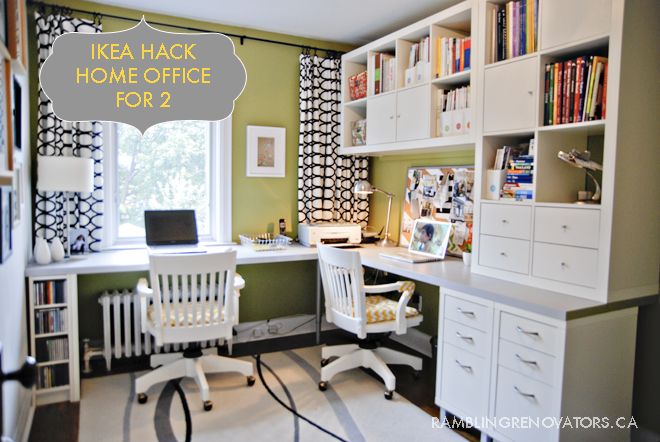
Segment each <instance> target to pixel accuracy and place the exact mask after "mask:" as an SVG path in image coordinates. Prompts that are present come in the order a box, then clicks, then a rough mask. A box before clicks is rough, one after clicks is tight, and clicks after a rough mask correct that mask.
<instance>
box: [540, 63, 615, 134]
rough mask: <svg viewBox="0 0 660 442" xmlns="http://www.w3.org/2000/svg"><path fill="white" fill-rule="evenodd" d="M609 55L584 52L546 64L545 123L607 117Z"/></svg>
mask: <svg viewBox="0 0 660 442" xmlns="http://www.w3.org/2000/svg"><path fill="white" fill-rule="evenodd" d="M606 104H607V58H605V57H599V56H593V55H591V56H583V57H578V58H576V59H573V60H568V61H559V62H556V63H550V64H546V65H545V93H544V113H543V114H544V118H543V124H544V125H546V126H549V125H555V124H566V123H578V122H581V121H589V120H600V119H604V118H605V113H606Z"/></svg>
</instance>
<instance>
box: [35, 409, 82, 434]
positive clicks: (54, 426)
mask: <svg viewBox="0 0 660 442" xmlns="http://www.w3.org/2000/svg"><path fill="white" fill-rule="evenodd" d="M79 419H80V402H60V403H57V404H50V405H42V406H39V407H37V409H36V410H35V412H34V419H33V420H32V429H31V431H30V438H29V439H28V440H29V442H44V441H48V442H76V441H77V440H78V422H79Z"/></svg>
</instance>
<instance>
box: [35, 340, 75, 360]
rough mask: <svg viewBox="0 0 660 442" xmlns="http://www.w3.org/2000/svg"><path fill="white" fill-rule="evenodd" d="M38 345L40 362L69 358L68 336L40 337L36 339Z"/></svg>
mask: <svg viewBox="0 0 660 442" xmlns="http://www.w3.org/2000/svg"><path fill="white" fill-rule="evenodd" d="M36 347H37V348H36V357H37V361H38V362H49V361H64V360H67V359H69V339H68V338H67V337H62V338H51V339H40V340H37V341H36Z"/></svg>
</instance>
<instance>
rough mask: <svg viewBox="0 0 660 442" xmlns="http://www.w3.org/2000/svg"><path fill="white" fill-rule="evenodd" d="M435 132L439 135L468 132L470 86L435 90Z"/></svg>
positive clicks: (470, 117) (469, 122)
mask: <svg viewBox="0 0 660 442" xmlns="http://www.w3.org/2000/svg"><path fill="white" fill-rule="evenodd" d="M435 93H436V134H437V136H439V137H446V136H452V135H461V134H466V133H469V132H470V129H471V128H472V114H471V112H470V86H463V87H460V88H457V89H452V90H444V89H437V90H436V92H435Z"/></svg>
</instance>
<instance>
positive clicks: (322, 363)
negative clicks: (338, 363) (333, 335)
mask: <svg viewBox="0 0 660 442" xmlns="http://www.w3.org/2000/svg"><path fill="white" fill-rule="evenodd" d="M329 363H330V359H321V367H325V366H326V365H328V364H329Z"/></svg>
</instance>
